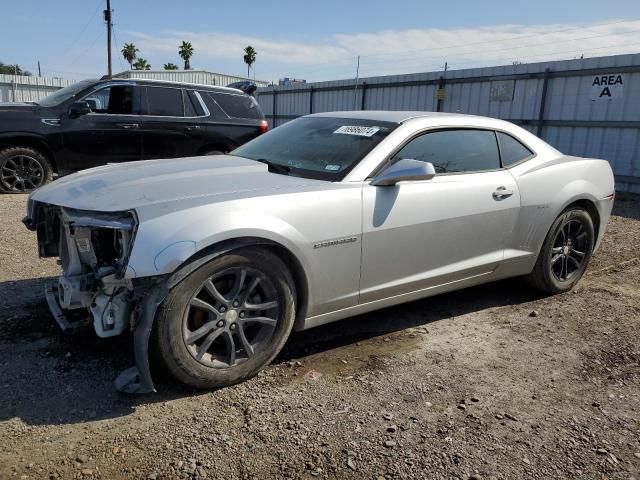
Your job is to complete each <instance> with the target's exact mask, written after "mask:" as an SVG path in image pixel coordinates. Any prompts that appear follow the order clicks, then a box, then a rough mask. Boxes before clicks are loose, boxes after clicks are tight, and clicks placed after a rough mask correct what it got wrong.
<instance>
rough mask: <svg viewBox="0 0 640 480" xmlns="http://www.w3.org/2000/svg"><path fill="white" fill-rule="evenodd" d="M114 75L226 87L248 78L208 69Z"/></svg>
mask: <svg viewBox="0 0 640 480" xmlns="http://www.w3.org/2000/svg"><path fill="white" fill-rule="evenodd" d="M114 77H119V78H142V79H148V80H168V81H171V82H186V83H200V84H203V85H217V86H219V87H226V86H227V85H229V84H230V83H234V82H239V81H242V80H246V78H244V77H236V76H233V75H225V74H223V73H214V72H207V71H206V70H187V71H185V70H125V71H124V72H120V73H118V74H116V75H114ZM253 81H254V82H255V84H256V85H258V86H259V87H266V86H267V85H269V82H265V81H263V80H253Z"/></svg>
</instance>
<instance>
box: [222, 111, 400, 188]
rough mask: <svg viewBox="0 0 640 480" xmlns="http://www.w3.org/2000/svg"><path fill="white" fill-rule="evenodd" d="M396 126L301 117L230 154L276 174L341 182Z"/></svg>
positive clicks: (346, 119)
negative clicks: (263, 165)
mask: <svg viewBox="0 0 640 480" xmlns="http://www.w3.org/2000/svg"><path fill="white" fill-rule="evenodd" d="M397 126H398V125H397V124H396V123H391V122H379V121H373V120H361V119H354V118H330V117H303V118H298V119H296V120H292V121H291V122H288V123H285V124H284V125H282V126H280V127H278V128H274V129H273V130H271V131H270V132H268V133H265V134H264V135H261V136H259V137H257V138H256V139H254V140H252V141H250V142H249V143H246V144H244V145H242V146H241V147H239V148H236V149H235V150H234V151H232V152H231V154H232V155H237V156H239V157H244V158H250V159H252V160H258V161H262V162H265V163H269V164H271V165H272V166H274V167H275V168H274V169H273V170H272V171H277V173H285V174H289V175H293V176H297V177H306V178H317V179H322V180H331V181H340V180H342V179H343V178H344V176H345V175H346V174H347V173H348V172H349V170H351V169H352V168H353V167H355V166H356V165H357V164H358V162H360V160H362V159H363V158H364V157H365V155H367V154H368V153H369V152H370V151H371V150H372V149H373V147H375V146H376V145H378V143H380V142H381V141H382V139H383V138H385V137H386V136H387V135H388V134H389V132H391V131H392V130H393V129H394V128H395V127H397ZM278 167H280V168H278ZM282 167H284V168H282Z"/></svg>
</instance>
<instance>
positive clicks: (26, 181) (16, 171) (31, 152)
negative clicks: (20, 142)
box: [0, 147, 53, 193]
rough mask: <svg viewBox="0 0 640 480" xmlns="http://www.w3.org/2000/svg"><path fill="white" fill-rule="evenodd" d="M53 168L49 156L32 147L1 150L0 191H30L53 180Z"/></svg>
mask: <svg viewBox="0 0 640 480" xmlns="http://www.w3.org/2000/svg"><path fill="white" fill-rule="evenodd" d="M52 174H53V169H52V168H51V164H50V163H49V161H48V160H47V158H46V157H45V156H44V155H43V154H42V153H40V152H39V151H37V150H35V149H33V148H30V147H9V148H5V149H4V150H2V151H0V192H3V193H28V192H31V191H32V190H35V189H36V188H38V187H41V186H42V185H44V184H45V183H49V182H50V181H51V178H52Z"/></svg>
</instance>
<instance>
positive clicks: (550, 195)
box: [507, 155, 614, 268]
mask: <svg viewBox="0 0 640 480" xmlns="http://www.w3.org/2000/svg"><path fill="white" fill-rule="evenodd" d="M509 171H510V173H511V174H512V175H513V176H514V178H515V180H516V182H517V183H518V188H519V190H520V198H521V210H520V216H519V219H518V222H517V225H516V228H515V229H514V235H513V237H512V238H511V240H510V242H509V245H508V246H507V252H511V253H512V255H509V253H508V254H507V257H509V256H514V257H515V256H520V257H528V263H527V265H529V266H530V267H531V268H533V265H534V263H535V260H536V257H537V254H538V252H539V250H540V248H541V246H542V243H543V242H544V239H545V237H546V235H547V233H548V231H549V228H550V227H551V224H552V223H553V222H554V220H555V219H556V218H557V217H558V216H559V215H560V213H561V212H562V211H563V210H564V209H565V208H567V206H569V205H570V204H572V203H574V202H576V201H580V200H588V201H590V202H592V203H593V205H594V206H595V207H596V208H597V209H598V214H599V217H600V218H599V224H600V226H599V229H598V231H597V232H595V233H596V236H597V243H596V248H597V246H598V244H599V242H600V240H601V239H602V235H603V234H604V231H605V228H606V224H607V221H608V220H609V215H610V213H611V207H612V202H611V201H610V200H607V199H605V200H603V199H604V198H605V197H606V196H607V195H610V194H612V193H613V192H614V180H613V172H612V170H611V167H610V165H609V163H608V162H607V161H605V160H599V159H592V158H580V157H571V156H566V155H559V156H557V157H554V158H548V159H544V158H534V159H532V160H530V161H527V162H524V163H522V164H520V165H516V166H514V167H512V168H511V169H509Z"/></svg>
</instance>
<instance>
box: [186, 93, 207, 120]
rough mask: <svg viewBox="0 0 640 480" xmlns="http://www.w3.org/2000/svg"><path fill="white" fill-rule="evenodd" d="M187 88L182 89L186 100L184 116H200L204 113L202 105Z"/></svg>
mask: <svg viewBox="0 0 640 480" xmlns="http://www.w3.org/2000/svg"><path fill="white" fill-rule="evenodd" d="M189 93H191V92H188V91H187V90H183V91H182V100H183V102H184V116H185V117H199V116H201V115H202V113H200V112H202V106H200V102H198V99H197V98H195V97H194V96H192V95H189Z"/></svg>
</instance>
